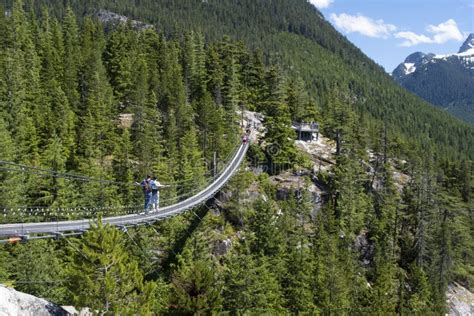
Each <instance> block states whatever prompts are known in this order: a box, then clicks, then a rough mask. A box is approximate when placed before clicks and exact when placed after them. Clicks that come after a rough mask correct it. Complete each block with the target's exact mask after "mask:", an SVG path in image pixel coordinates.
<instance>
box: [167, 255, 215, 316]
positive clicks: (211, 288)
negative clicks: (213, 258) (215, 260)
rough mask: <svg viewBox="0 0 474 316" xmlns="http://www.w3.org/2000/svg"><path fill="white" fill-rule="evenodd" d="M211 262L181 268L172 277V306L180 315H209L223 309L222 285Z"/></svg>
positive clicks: (195, 262) (200, 261)
mask: <svg viewBox="0 0 474 316" xmlns="http://www.w3.org/2000/svg"><path fill="white" fill-rule="evenodd" d="M214 270H215V268H214V267H213V265H212V263H211V262H208V261H204V260H199V261H194V262H193V263H192V264H191V266H188V265H186V264H184V265H182V266H180V268H178V269H177V270H176V272H175V273H174V274H173V276H172V280H171V283H172V296H171V297H172V299H171V304H172V306H173V308H172V310H173V312H174V313H176V314H179V315H208V314H212V313H216V312H219V311H220V310H221V308H222V297H221V295H220V294H221V293H220V292H221V284H220V282H219V281H218V280H217V279H216V276H215V272H214Z"/></svg>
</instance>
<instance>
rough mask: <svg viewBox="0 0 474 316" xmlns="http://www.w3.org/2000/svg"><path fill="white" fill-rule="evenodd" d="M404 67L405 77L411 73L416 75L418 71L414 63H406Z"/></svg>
mask: <svg viewBox="0 0 474 316" xmlns="http://www.w3.org/2000/svg"><path fill="white" fill-rule="evenodd" d="M403 67H405V75H409V74H411V73H414V72H415V70H416V67H415V64H414V63H404V64H403Z"/></svg>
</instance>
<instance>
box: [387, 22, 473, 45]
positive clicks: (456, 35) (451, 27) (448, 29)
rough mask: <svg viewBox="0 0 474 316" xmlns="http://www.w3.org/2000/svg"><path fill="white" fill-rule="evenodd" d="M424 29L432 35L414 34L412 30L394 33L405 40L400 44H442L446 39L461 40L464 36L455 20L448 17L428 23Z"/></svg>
mask: <svg viewBox="0 0 474 316" xmlns="http://www.w3.org/2000/svg"><path fill="white" fill-rule="evenodd" d="M426 30H427V31H428V32H429V33H431V34H433V36H432V37H428V36H426V35H423V34H416V33H413V32H398V33H396V34H395V37H396V38H403V39H405V41H404V42H403V43H401V44H400V45H401V46H406V47H409V46H415V45H418V44H444V43H446V42H447V41H450V40H454V41H458V42H460V41H462V40H464V38H465V36H464V35H463V34H462V32H461V31H460V30H459V28H458V25H457V24H456V21H454V20H453V19H449V20H447V21H446V22H443V23H440V24H438V25H428V27H427V28H426Z"/></svg>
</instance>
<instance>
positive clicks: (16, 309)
mask: <svg viewBox="0 0 474 316" xmlns="http://www.w3.org/2000/svg"><path fill="white" fill-rule="evenodd" d="M0 315H2V316H3V315H8V316H17V315H21V316H30V315H31V316H47V315H60V316H62V315H72V314H70V313H68V312H67V311H66V310H64V309H63V308H62V307H61V306H59V305H55V304H53V303H50V302H48V301H46V300H45V299H42V298H37V297H34V296H32V295H29V294H25V293H21V292H18V291H15V290H14V289H10V288H6V287H4V286H3V285H0Z"/></svg>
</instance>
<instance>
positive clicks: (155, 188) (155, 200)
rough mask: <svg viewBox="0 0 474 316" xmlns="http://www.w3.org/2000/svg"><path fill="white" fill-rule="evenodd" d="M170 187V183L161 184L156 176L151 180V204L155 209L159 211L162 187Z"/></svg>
mask: <svg viewBox="0 0 474 316" xmlns="http://www.w3.org/2000/svg"><path fill="white" fill-rule="evenodd" d="M166 187H169V186H168V185H163V184H161V183H160V182H159V181H158V180H157V179H156V177H155V176H154V177H153V179H151V181H150V188H151V200H150V205H151V209H152V210H153V211H158V207H159V205H160V191H159V190H160V189H161V188H166Z"/></svg>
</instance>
